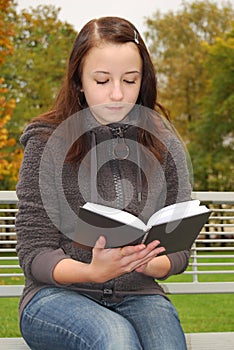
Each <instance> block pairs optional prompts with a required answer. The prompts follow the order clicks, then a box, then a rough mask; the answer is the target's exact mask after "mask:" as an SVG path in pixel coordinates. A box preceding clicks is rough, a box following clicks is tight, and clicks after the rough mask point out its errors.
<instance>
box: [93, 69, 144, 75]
mask: <svg viewBox="0 0 234 350" xmlns="http://www.w3.org/2000/svg"><path fill="white" fill-rule="evenodd" d="M93 73H94V74H107V75H108V74H110V73H109V72H106V71H102V70H99V71H95V72H93ZM135 73H137V74H141V72H139V71H138V70H133V71H129V72H126V73H124V74H135Z"/></svg>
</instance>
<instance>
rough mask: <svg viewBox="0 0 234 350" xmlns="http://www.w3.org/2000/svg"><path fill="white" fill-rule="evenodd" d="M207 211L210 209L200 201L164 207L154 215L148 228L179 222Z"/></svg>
mask: <svg viewBox="0 0 234 350" xmlns="http://www.w3.org/2000/svg"><path fill="white" fill-rule="evenodd" d="M207 211H208V208H207V207H206V206H204V205H202V206H200V201H199V200H191V201H186V202H181V203H175V204H172V205H169V206H167V207H164V208H162V209H160V210H159V211H158V212H156V213H155V214H153V215H152V216H151V217H150V219H149V221H148V224H147V227H152V226H155V225H159V224H163V223H166V222H170V221H174V220H179V219H182V218H185V217H189V216H193V215H196V214H199V213H204V212H207Z"/></svg>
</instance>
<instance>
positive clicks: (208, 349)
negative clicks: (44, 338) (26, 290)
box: [0, 332, 234, 350]
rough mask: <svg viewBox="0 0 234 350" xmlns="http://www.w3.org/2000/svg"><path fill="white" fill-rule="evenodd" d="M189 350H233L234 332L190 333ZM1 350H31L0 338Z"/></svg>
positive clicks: (16, 340)
mask: <svg viewBox="0 0 234 350" xmlns="http://www.w3.org/2000/svg"><path fill="white" fill-rule="evenodd" d="M185 336H186V342H187V346H188V350H220V349H222V350H233V349H234V332H216V333H188V334H186V335H185ZM0 350H29V347H28V346H27V344H26V343H25V341H24V340H23V339H22V338H0Z"/></svg>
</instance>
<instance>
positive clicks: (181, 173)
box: [16, 17, 191, 350]
mask: <svg viewBox="0 0 234 350" xmlns="http://www.w3.org/2000/svg"><path fill="white" fill-rule="evenodd" d="M163 115H164V116H163ZM21 142H22V144H23V145H24V147H25V154H24V160H23V163H22V166H21V171H20V177H19V182H18V185H17V195H18V198H19V212H18V215H17V220H16V230H17V242H18V243H17V251H18V256H19V260H20V264H21V266H22V268H23V271H24V274H25V289H24V292H23V295H22V297H21V301H20V307H19V315H20V327H21V332H22V335H23V337H24V339H25V340H26V342H27V343H28V344H29V346H30V348H31V349H33V350H37V349H38V350H52V349H54V350H60V349H61V350H64V349H66V350H75V349H76V350H77V349H81V350H82V349H95V350H98V349H100V350H104V349H105V350H110V349H111V350H115V349H116V350H121V349H123V350H130V349H145V350H150V349H159V350H163V349H165V350H172V349H174V350H178V349H180V350H183V349H186V343H185V337H184V334H183V331H182V328H181V325H180V321H179V318H178V315H177V312H176V310H175V308H174V306H173V305H172V303H171V302H170V301H169V300H168V298H167V297H166V295H165V293H164V291H163V289H162V288H161V287H160V285H159V284H158V283H157V282H156V281H155V280H162V279H166V278H167V277H169V276H171V275H173V274H178V273H181V272H183V271H184V270H185V269H186V267H187V265H188V259H189V251H180V252H177V253H173V254H168V255H166V254H163V255H161V254H160V253H162V252H164V250H165V249H164V248H163V247H159V242H158V241H153V242H151V243H150V244H148V245H147V246H146V245H144V244H137V245H134V244H129V245H126V246H122V247H115V248H105V245H106V239H105V236H104V235H103V233H102V229H101V228H100V227H97V230H98V232H99V233H100V237H99V239H98V240H97V241H96V243H95V245H94V247H90V245H87V244H86V245H84V244H83V243H82V241H81V242H74V240H73V239H72V237H73V236H72V235H73V232H74V227H75V221H76V219H77V214H78V211H79V207H80V206H82V205H83V204H84V203H85V202H87V201H93V202H97V203H100V204H105V205H109V206H112V207H117V208H120V209H123V210H126V211H128V212H130V213H133V214H134V215H136V216H139V217H141V218H142V219H143V220H145V221H146V220H147V219H148V218H149V217H150V216H151V215H152V213H153V212H155V211H156V210H158V209H160V208H162V207H164V206H166V205H169V204H173V203H176V202H181V201H185V200H188V199H190V195H191V185H190V181H189V173H188V168H187V163H186V156H185V152H184V149H183V147H182V145H181V142H180V141H179V139H178V138H177V136H176V135H175V133H174V132H173V129H172V126H171V124H170V121H169V118H168V116H167V113H166V111H165V110H164V108H163V107H162V106H161V105H160V104H159V103H158V101H157V82H156V76H155V71H154V68H153V64H152V62H151V60H150V57H149V53H148V51H147V49H146V46H145V44H144V42H143V40H142V38H141V36H140V34H139V33H138V31H137V29H136V28H135V27H134V26H133V25H132V24H131V23H129V22H128V21H126V20H124V19H121V18H117V17H103V18H100V19H97V20H96V19H95V20H92V21H90V22H88V23H87V24H86V25H85V26H84V28H83V29H82V30H81V31H80V33H79V35H78V36H77V38H76V40H75V42H74V45H73V49H72V52H71V55H70V58H69V62H68V68H67V74H66V77H65V80H64V83H63V85H62V87H61V89H60V92H59V94H58V97H57V99H56V101H55V105H54V108H53V110H51V111H49V112H48V113H46V114H44V115H41V116H39V117H37V118H36V119H34V120H33V122H32V123H31V124H30V125H28V127H27V128H26V130H25V131H24V134H23V135H22V137H21ZM78 224H79V222H78ZM120 241H121V239H120Z"/></svg>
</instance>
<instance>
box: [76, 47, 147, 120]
mask: <svg viewBox="0 0 234 350" xmlns="http://www.w3.org/2000/svg"><path fill="white" fill-rule="evenodd" d="M141 76H142V59H141V56H140V54H139V51H138V49H137V46H136V44H134V43H131V42H128V43H125V44H110V43H106V44H102V45H100V46H98V47H93V48H92V49H91V50H90V51H89V53H88V55H87V56H86V58H85V60H84V66H83V73H82V77H81V81H82V90H81V91H83V92H84V95H85V98H86V101H87V104H88V106H89V107H90V109H91V110H92V112H93V114H94V116H95V118H96V119H97V121H98V122H100V123H101V124H109V123H113V122H119V121H121V120H122V119H123V118H124V117H125V116H126V115H127V113H128V112H129V111H130V110H131V109H132V107H133V105H134V104H135V103H136V101H137V98H138V95H139V91H140V87H141Z"/></svg>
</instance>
